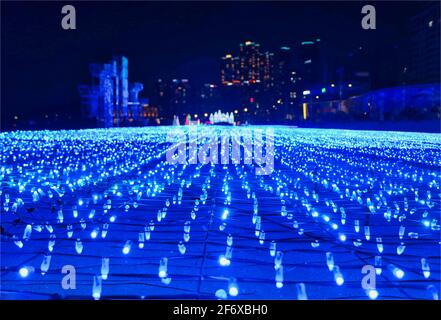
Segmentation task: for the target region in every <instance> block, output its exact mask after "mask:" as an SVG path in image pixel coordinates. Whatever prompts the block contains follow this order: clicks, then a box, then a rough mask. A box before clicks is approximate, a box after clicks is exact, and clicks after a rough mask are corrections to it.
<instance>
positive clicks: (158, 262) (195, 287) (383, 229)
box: [0, 127, 441, 299]
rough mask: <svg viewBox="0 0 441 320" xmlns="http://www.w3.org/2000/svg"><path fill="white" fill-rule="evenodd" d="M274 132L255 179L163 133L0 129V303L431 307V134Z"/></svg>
mask: <svg viewBox="0 0 441 320" xmlns="http://www.w3.org/2000/svg"><path fill="white" fill-rule="evenodd" d="M254 128H255V127H243V128H240V127H237V128H234V127H225V128H223V127H218V128H217V129H216V130H218V131H219V132H222V131H225V132H226V131H228V133H229V134H232V135H234V134H243V133H244V132H246V131H249V130H253V129H254ZM273 129H274V137H275V138H274V141H275V149H274V150H275V151H274V171H273V173H272V174H271V175H260V176H259V175H256V174H255V164H251V165H246V164H243V163H241V164H231V163H230V164H228V165H222V164H217V165H201V164H194V165H180V164H177V165H171V164H169V163H167V161H166V160H165V158H166V156H165V155H166V150H167V148H169V147H170V143H167V139H166V137H167V132H169V131H170V127H156V128H117V129H91V130H78V131H34V132H32V131H28V132H23V131H22V132H9V133H1V134H0V147H1V150H2V152H1V171H0V181H1V191H0V192H1V204H0V205H1V216H0V217H1V298H2V299H57V298H66V299H94V298H95V299H112V298H116V299H119V298H130V299H153V298H154V299H161V298H169V299H439V296H440V209H441V207H440V192H441V191H440V181H441V180H440V178H441V172H440V165H441V135H439V134H423V133H403V132H376V131H344V130H320V129H297V128H287V127H274V128H273ZM182 130H186V129H182ZM366 265H371V266H374V267H375V271H376V286H375V289H369V290H368V289H366V288H363V287H362V279H363V277H364V276H365V275H366V274H363V273H362V268H363V267H364V266H366ZM66 266H68V267H66ZM69 266H72V267H73V268H75V276H76V277H75V279H74V280H75V283H74V286H75V289H64V288H63V286H62V284H63V283H62V282H63V277H65V276H66V275H68V274H69V275H72V273H71V272H70V271H69V272H67V271H66V270H67V269H65V268H68V270H72V269H69V268H71V267H69ZM63 269H65V270H64V271H65V273H63V272H62V271H63ZM69 279H71V280H72V279H73V278H69ZM70 285H72V283H71V282H70Z"/></svg>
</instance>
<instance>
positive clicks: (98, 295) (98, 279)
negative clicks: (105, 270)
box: [92, 276, 102, 300]
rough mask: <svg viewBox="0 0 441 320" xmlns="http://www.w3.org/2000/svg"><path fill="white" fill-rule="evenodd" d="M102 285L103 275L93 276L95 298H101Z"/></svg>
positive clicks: (93, 295) (93, 294)
mask: <svg viewBox="0 0 441 320" xmlns="http://www.w3.org/2000/svg"><path fill="white" fill-rule="evenodd" d="M101 286H102V278H101V276H94V277H93V287H92V297H93V298H94V299H95V300H99V299H100V298H101Z"/></svg>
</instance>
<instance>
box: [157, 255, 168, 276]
mask: <svg viewBox="0 0 441 320" xmlns="http://www.w3.org/2000/svg"><path fill="white" fill-rule="evenodd" d="M167 263H168V259H167V258H166V257H164V258H161V260H160V261H159V271H158V276H159V277H160V278H165V277H167Z"/></svg>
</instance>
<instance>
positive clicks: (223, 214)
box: [222, 209, 229, 220]
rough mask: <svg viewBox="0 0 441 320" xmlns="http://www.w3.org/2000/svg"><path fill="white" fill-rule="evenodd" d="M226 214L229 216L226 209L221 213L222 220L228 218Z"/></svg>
mask: <svg viewBox="0 0 441 320" xmlns="http://www.w3.org/2000/svg"><path fill="white" fill-rule="evenodd" d="M228 214H229V212H228V209H225V210H224V212H223V213H222V220H225V219H227V218H228Z"/></svg>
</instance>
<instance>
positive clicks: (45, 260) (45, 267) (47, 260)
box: [40, 255, 52, 275]
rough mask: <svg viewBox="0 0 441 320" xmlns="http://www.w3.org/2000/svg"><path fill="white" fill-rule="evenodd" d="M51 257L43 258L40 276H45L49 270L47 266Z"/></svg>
mask: <svg viewBox="0 0 441 320" xmlns="http://www.w3.org/2000/svg"><path fill="white" fill-rule="evenodd" d="M51 258H52V257H51V256H50V255H45V256H44V257H43V262H42V263H41V265H40V270H41V274H42V275H44V274H46V272H47V271H48V270H49V266H50V263H51Z"/></svg>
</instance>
